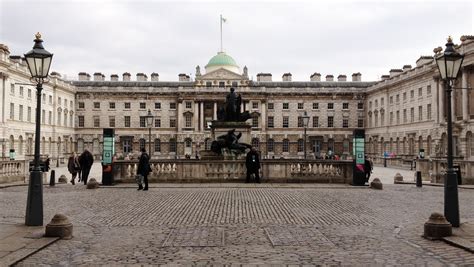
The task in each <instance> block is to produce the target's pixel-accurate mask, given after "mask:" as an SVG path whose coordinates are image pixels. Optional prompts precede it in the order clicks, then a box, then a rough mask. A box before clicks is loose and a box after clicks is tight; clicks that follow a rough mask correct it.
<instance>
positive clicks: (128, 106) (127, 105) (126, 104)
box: [123, 102, 131, 109]
mask: <svg viewBox="0 0 474 267" xmlns="http://www.w3.org/2000/svg"><path fill="white" fill-rule="evenodd" d="M123 104H124V105H123V108H124V109H130V107H131V105H130V102H125V103H123Z"/></svg>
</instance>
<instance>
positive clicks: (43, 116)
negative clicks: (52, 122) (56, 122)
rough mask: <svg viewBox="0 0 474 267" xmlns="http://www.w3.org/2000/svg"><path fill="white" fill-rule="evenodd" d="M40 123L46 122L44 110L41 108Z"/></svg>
mask: <svg viewBox="0 0 474 267" xmlns="http://www.w3.org/2000/svg"><path fill="white" fill-rule="evenodd" d="M41 123H42V124H45V123H46V110H44V109H43V110H41Z"/></svg>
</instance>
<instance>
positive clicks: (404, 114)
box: [403, 109, 407, 123]
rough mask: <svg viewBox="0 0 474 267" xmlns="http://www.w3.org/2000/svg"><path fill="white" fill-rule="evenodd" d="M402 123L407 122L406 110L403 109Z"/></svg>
mask: <svg viewBox="0 0 474 267" xmlns="http://www.w3.org/2000/svg"><path fill="white" fill-rule="evenodd" d="M403 123H407V110H406V109H404V110H403Z"/></svg>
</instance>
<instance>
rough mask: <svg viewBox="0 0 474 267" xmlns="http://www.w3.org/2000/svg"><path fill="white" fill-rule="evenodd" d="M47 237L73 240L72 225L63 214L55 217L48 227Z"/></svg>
mask: <svg viewBox="0 0 474 267" xmlns="http://www.w3.org/2000/svg"><path fill="white" fill-rule="evenodd" d="M45 236H46V237H60V238H61V239H71V238H72V223H70V222H69V220H68V218H67V217H66V216H65V215H63V214H56V215H54V217H53V219H51V222H50V223H48V225H46V233H45Z"/></svg>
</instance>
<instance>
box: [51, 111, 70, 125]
mask: <svg viewBox="0 0 474 267" xmlns="http://www.w3.org/2000/svg"><path fill="white" fill-rule="evenodd" d="M52 121H53V112H51V111H49V112H48V124H49V125H51V122H52ZM71 121H72V120H71Z"/></svg>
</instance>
